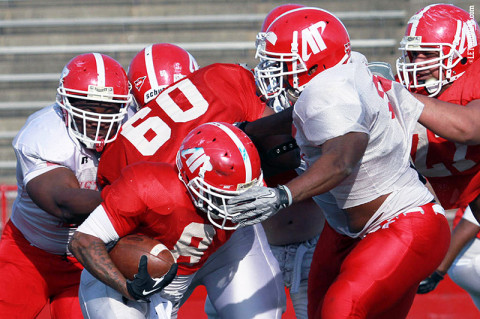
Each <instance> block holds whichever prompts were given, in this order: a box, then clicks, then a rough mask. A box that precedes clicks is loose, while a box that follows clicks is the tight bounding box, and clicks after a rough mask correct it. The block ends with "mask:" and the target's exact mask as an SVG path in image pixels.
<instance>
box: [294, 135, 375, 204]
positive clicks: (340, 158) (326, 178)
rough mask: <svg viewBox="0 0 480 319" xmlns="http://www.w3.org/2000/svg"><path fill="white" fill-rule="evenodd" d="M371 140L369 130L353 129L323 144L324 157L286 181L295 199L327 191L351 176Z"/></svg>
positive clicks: (295, 200)
mask: <svg viewBox="0 0 480 319" xmlns="http://www.w3.org/2000/svg"><path fill="white" fill-rule="evenodd" d="M368 140H369V136H368V134H366V133H362V132H350V133H347V134H345V135H342V136H339V137H335V138H332V139H330V140H327V141H326V142H325V143H323V145H322V156H320V158H319V159H318V160H317V161H315V163H313V164H312V165H311V166H310V167H309V168H308V169H307V170H306V171H305V172H304V173H303V174H301V175H300V176H298V177H296V178H294V179H292V180H291V181H290V182H288V183H287V184H286V186H287V187H288V188H289V189H290V191H291V193H292V199H293V202H294V203H295V202H299V201H302V200H305V199H307V198H311V197H313V196H315V195H318V194H323V193H326V192H328V191H329V190H331V189H332V188H334V187H336V186H337V185H338V184H339V183H340V182H341V181H343V180H344V179H345V178H347V177H348V176H349V175H350V173H351V172H352V169H353V167H354V166H355V165H356V164H357V163H358V162H359V161H360V160H361V159H362V157H363V154H364V153H365V150H366V148H367V144H368Z"/></svg>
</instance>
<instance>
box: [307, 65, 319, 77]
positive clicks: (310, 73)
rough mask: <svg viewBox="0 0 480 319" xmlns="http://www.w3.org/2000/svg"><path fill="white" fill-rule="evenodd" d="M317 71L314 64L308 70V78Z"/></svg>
mask: <svg viewBox="0 0 480 319" xmlns="http://www.w3.org/2000/svg"><path fill="white" fill-rule="evenodd" d="M317 69H318V64H315V65H314V66H312V67H311V68H310V69H308V75H310V76H311V75H313V74H314V73H315V72H317Z"/></svg>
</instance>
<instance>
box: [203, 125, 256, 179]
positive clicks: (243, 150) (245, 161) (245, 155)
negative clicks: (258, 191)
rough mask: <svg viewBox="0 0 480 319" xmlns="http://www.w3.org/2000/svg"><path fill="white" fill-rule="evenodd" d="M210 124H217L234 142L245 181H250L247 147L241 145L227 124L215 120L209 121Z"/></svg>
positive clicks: (250, 171) (250, 166)
mask: <svg viewBox="0 0 480 319" xmlns="http://www.w3.org/2000/svg"><path fill="white" fill-rule="evenodd" d="M210 124H212V125H215V126H218V127H219V128H220V129H221V130H222V131H224V132H225V133H226V134H227V135H228V136H229V137H230V138H231V139H232V141H233V142H234V143H235V145H236V146H237V148H238V151H239V152H240V154H241V155H242V159H243V164H244V165H243V166H244V167H245V183H248V182H251V181H252V163H251V161H250V156H249V155H248V152H247V149H246V148H245V145H243V143H242V141H240V139H239V138H238V136H237V135H236V134H235V133H234V132H233V131H232V130H231V129H230V128H228V127H227V126H225V125H223V124H221V123H218V122H215V123H210Z"/></svg>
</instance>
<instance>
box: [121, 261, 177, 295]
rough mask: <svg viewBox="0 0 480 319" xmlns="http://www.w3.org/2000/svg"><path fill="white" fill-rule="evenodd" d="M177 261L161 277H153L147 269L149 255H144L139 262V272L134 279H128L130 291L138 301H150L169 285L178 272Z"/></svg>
mask: <svg viewBox="0 0 480 319" xmlns="http://www.w3.org/2000/svg"><path fill="white" fill-rule="evenodd" d="M177 268H178V265H177V264H176V263H175V264H173V265H172V267H171V268H170V270H169V271H168V272H167V273H166V274H165V275H163V277H161V278H152V277H151V276H150V274H149V273H148V270H147V256H145V255H143V256H142V257H141V258H140V262H139V264H138V273H137V274H136V275H135V276H134V278H133V280H128V279H127V290H128V293H129V294H130V295H131V296H132V297H133V298H135V300H137V301H144V302H149V301H150V300H149V297H150V296H151V295H153V294H155V293H157V292H160V291H161V290H162V289H163V288H165V287H166V286H168V285H169V284H170V283H171V282H172V280H173V278H175V276H176V274H177Z"/></svg>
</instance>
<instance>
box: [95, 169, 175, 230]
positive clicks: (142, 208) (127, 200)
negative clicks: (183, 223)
mask: <svg viewBox="0 0 480 319" xmlns="http://www.w3.org/2000/svg"><path fill="white" fill-rule="evenodd" d="M175 176H176V174H175V170H174V169H173V167H172V166H170V165H167V164H160V163H147V162H140V163H137V164H133V165H130V166H128V167H126V168H125V169H124V170H122V174H121V176H120V178H118V179H117V180H115V181H114V182H113V183H112V184H111V185H109V186H107V187H105V189H104V190H103V191H102V198H103V203H102V205H103V207H104V208H105V211H106V212H107V215H108V217H109V218H110V220H111V222H112V224H113V226H114V228H115V230H116V231H117V233H118V234H119V235H120V237H122V236H123V235H126V234H128V233H131V232H132V230H134V229H135V228H137V227H140V226H142V223H143V220H144V218H146V216H147V215H148V214H146V213H147V212H149V211H151V210H152V209H155V211H156V214H159V215H162V214H163V215H168V214H170V213H171V212H172V210H171V209H169V207H171V203H172V202H175V201H174V200H172V198H171V196H168V195H169V194H170V193H169V189H170V188H171V187H170V186H169V185H170V183H171V181H172V177H175ZM162 207H166V209H162Z"/></svg>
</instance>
